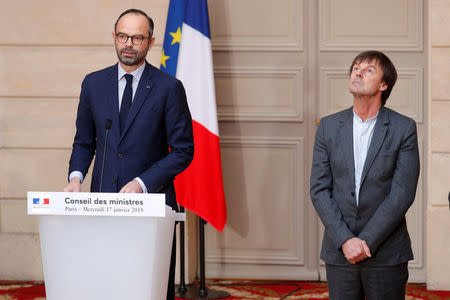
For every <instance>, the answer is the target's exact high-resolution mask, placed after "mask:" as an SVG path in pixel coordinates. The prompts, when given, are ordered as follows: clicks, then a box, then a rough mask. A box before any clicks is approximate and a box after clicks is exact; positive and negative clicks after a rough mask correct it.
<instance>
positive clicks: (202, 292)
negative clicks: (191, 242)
mask: <svg viewBox="0 0 450 300" xmlns="http://www.w3.org/2000/svg"><path fill="white" fill-rule="evenodd" d="M198 220H199V225H198V232H199V251H200V286H193V285H190V286H189V287H188V288H187V290H186V292H183V293H182V292H180V289H178V291H177V293H176V296H177V297H179V298H183V299H224V298H228V297H230V296H231V295H230V293H228V292H224V291H216V290H211V289H208V288H207V287H206V279H205V277H206V276H205V273H206V272H205V269H206V268H205V220H203V219H202V218H200V217H198Z"/></svg>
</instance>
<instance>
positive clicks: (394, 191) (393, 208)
mask: <svg viewBox="0 0 450 300" xmlns="http://www.w3.org/2000/svg"><path fill="white" fill-rule="evenodd" d="M419 171H420V161H419V149H418V145H417V129H416V123H415V122H414V120H410V123H409V124H408V128H407V130H406V131H405V135H404V138H403V140H402V142H401V144H400V149H399V152H398V157H397V162H396V167H395V172H394V176H393V179H392V186H391V191H390V193H389V195H388V196H387V197H386V199H384V201H383V202H382V203H381V205H380V206H379V207H378V208H377V210H376V211H375V213H374V215H373V216H372V217H371V219H370V220H369V222H368V223H367V224H366V226H365V227H364V229H363V230H362V231H361V233H360V234H359V238H360V239H363V240H365V241H366V243H367V245H368V246H369V249H370V251H371V252H372V253H374V252H375V251H376V250H377V249H378V247H379V246H380V245H381V244H382V243H383V242H384V241H385V240H386V239H387V238H388V237H389V235H390V234H391V233H392V232H393V231H394V229H395V228H396V227H397V225H398V224H400V222H401V221H402V220H403V218H404V217H405V214H406V212H407V210H408V209H409V207H410V206H411V205H412V203H413V201H414V198H415V195H416V187H417V181H418V179H419Z"/></svg>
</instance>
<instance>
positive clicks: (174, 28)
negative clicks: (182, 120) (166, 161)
mask: <svg viewBox="0 0 450 300" xmlns="http://www.w3.org/2000/svg"><path fill="white" fill-rule="evenodd" d="M161 70H164V71H166V72H167V73H169V74H171V75H173V76H176V77H177V78H178V79H180V80H181V82H182V83H183V85H184V88H185V89H186V96H187V100H188V105H189V110H190V111H191V114H192V119H193V127H194V144H195V154H194V160H193V161H192V163H191V165H190V166H189V167H188V168H187V169H186V171H184V172H183V173H181V174H180V175H178V176H177V178H176V180H175V189H176V193H177V201H178V203H179V204H180V205H181V206H183V207H185V208H187V209H189V210H190V211H192V212H194V213H196V214H197V215H199V216H200V217H202V218H203V219H204V220H205V221H207V222H208V223H210V224H211V225H212V226H214V227H215V228H216V229H217V230H219V231H222V230H223V228H224V227H225V224H226V220H227V210H226V204H225V196H224V191H223V181H222V166H221V157H220V143H219V128H218V123H217V112H216V97H215V89H214V72H213V64H212V48H211V35H210V30H209V17H208V6H207V3H206V0H171V1H170V4H169V12H168V16H167V23H166V33H165V36H164V45H163V52H162V55H161Z"/></svg>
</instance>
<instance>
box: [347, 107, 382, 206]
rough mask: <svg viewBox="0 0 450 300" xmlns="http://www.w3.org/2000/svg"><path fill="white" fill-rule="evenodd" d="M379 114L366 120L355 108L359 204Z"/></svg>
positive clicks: (354, 130) (354, 137)
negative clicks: (368, 154) (368, 152)
mask: <svg viewBox="0 0 450 300" xmlns="http://www.w3.org/2000/svg"><path fill="white" fill-rule="evenodd" d="M377 116H378V112H377V115H376V116H375V117H373V118H370V119H367V120H366V121H363V120H361V118H360V117H359V116H358V115H357V114H356V113H355V110H353V155H354V160H355V200H356V205H358V204H359V189H360V187H361V175H362V171H363V168H364V163H365V162H366V156H367V151H368V150H369V146H370V141H371V140H372V136H373V130H374V128H375V123H376V122H377Z"/></svg>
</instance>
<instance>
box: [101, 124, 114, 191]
mask: <svg viewBox="0 0 450 300" xmlns="http://www.w3.org/2000/svg"><path fill="white" fill-rule="evenodd" d="M111 122H112V121H111V120H110V119H106V122H105V131H106V133H105V145H104V147H103V158H102V171H101V173H100V187H99V189H98V191H99V192H100V193H101V192H102V185H103V169H104V168H105V156H106V145H107V144H108V133H109V129H111Z"/></svg>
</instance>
